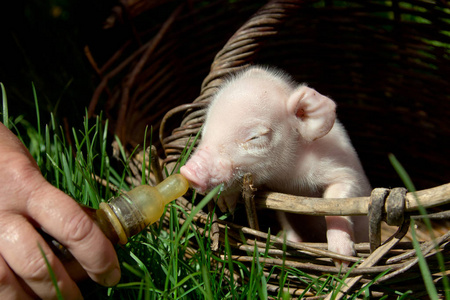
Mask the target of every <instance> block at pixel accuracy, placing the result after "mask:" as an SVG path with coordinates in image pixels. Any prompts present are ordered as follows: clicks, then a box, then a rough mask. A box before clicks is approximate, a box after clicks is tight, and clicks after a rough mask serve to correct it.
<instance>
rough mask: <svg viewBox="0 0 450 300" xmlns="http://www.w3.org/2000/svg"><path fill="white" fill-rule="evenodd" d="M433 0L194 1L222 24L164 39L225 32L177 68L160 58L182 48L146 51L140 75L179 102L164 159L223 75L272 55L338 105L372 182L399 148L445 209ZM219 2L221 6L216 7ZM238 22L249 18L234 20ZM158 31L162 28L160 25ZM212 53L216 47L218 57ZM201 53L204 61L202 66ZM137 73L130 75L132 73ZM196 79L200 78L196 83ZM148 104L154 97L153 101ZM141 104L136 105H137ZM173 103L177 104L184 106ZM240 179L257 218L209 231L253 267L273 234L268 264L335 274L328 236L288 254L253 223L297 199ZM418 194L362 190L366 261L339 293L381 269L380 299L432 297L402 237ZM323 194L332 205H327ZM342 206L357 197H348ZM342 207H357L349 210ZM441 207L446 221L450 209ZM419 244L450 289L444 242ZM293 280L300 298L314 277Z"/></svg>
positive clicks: (440, 16) (438, 23)
mask: <svg viewBox="0 0 450 300" xmlns="http://www.w3.org/2000/svg"><path fill="white" fill-rule="evenodd" d="M432 2H433V1H431V2H430V1H410V2H399V1H356V0H355V1H271V2H269V3H267V4H265V5H263V6H262V7H260V8H259V10H256V7H255V6H257V5H256V4H255V3H256V2H245V1H243V2H238V5H237V6H233V7H232V8H231V9H230V6H226V5H225V4H224V3H223V2H221V1H218V2H217V3H214V4H212V6H210V7H208V8H201V9H197V10H190V13H191V15H194V16H198V15H202V13H204V12H209V13H212V11H215V12H216V13H215V15H214V20H215V21H217V23H218V24H217V25H211V24H209V23H208V24H209V25H210V26H202V24H203V25H204V23H202V22H194V23H192V24H191V27H189V28H184V30H181V29H180V30H173V31H171V30H168V31H167V33H163V35H164V36H163V37H162V38H161V40H164V39H166V38H167V41H169V40H171V39H174V38H177V37H179V38H180V39H183V36H184V35H185V34H192V36H190V38H191V41H193V40H195V41H199V40H203V39H204V35H205V36H206V35H208V34H209V36H211V33H215V32H217V35H214V34H213V36H214V37H211V40H210V44H208V46H207V47H203V46H200V47H199V46H198V45H195V47H193V48H191V49H195V55H194V52H193V53H192V56H191V57H190V58H189V59H187V60H185V61H184V62H185V64H182V65H183V67H184V69H182V71H180V72H178V71H177V72H175V71H174V69H173V68H169V69H170V70H171V72H169V73H166V72H165V70H166V69H165V68H163V67H161V66H162V65H164V64H162V65H161V61H163V62H168V61H169V60H171V59H173V57H175V56H176V57H179V56H177V55H179V53H174V54H173V55H174V56H167V57H163V58H161V57H159V56H158V55H156V54H155V55H150V54H149V55H148V57H152V58H151V59H153V60H154V63H149V61H150V60H147V61H145V67H144V66H142V67H141V69H139V70H138V71H141V70H144V71H143V72H142V73H143V74H142V75H140V76H147V77H148V78H154V77H153V76H156V78H155V80H154V81H152V83H153V84H156V82H158V85H160V86H161V88H160V89H159V90H156V91H152V93H153V94H155V95H160V96H159V97H158V96H155V97H154V98H151V97H149V96H148V94H147V96H146V97H143V99H147V100H148V101H147V104H146V106H145V107H146V108H145V109H146V110H147V111H148V109H155V111H158V112H159V111H162V110H164V109H166V108H167V106H169V107H175V108H173V109H171V110H170V111H169V112H168V113H167V114H166V115H165V116H164V117H163V119H162V121H161V127H160V141H161V143H162V146H163V148H164V151H165V153H164V154H165V159H164V164H165V166H167V167H168V168H171V167H173V165H174V162H175V161H176V160H177V159H178V158H179V156H180V154H181V152H182V149H183V148H185V146H186V144H187V143H188V140H189V138H190V137H192V136H193V135H195V134H196V133H197V132H198V130H199V129H200V127H201V125H202V123H203V121H204V114H205V108H206V107H207V105H208V103H209V101H210V99H211V95H212V94H213V93H214V92H215V91H216V88H217V86H218V85H219V84H220V83H221V82H222V81H223V78H224V76H225V75H226V74H228V73H229V72H232V71H236V70H239V69H240V68H243V67H245V66H248V65H250V64H268V65H274V66H277V67H279V68H282V69H284V70H286V71H287V72H288V73H290V74H292V75H293V76H294V77H295V78H296V80H297V81H299V82H307V83H308V84H309V85H310V86H312V87H313V88H315V89H317V90H318V91H320V92H321V93H323V94H326V95H330V97H331V98H332V99H334V100H335V101H336V102H337V104H338V116H339V118H340V120H341V121H342V123H343V124H344V126H345V127H346V129H347V131H348V132H349V135H350V137H351V139H352V142H353V144H354V146H355V148H356V150H357V152H358V154H359V155H360V158H361V160H362V163H363V166H364V168H365V170H366V173H367V175H368V177H369V179H370V181H371V183H372V185H373V186H374V187H388V188H391V187H395V186H402V185H403V184H402V182H401V180H400V179H399V176H398V175H397V173H396V171H395V170H394V169H393V167H392V166H391V164H390V162H389V160H388V154H389V153H393V154H394V155H395V156H396V157H397V159H398V160H399V161H400V162H401V163H402V164H403V166H404V167H405V168H406V170H407V172H408V173H409V175H410V177H411V178H412V180H413V182H414V184H415V185H416V188H417V189H418V190H421V191H420V192H419V193H418V194H419V196H420V198H421V199H426V200H424V202H425V204H427V205H430V206H433V207H435V208H434V210H432V211H433V212H436V211H445V210H446V209H447V207H446V204H447V203H448V202H449V201H450V185H449V184H447V183H448V182H450V171H449V169H450V160H449V159H448V154H449V151H448V148H447V147H448V146H447V144H448V141H450V126H448V125H449V124H448V122H449V121H448V120H449V117H450V84H449V82H448V81H449V79H448V77H449V75H450V35H449V32H450V5H448V4H446V1H436V3H432ZM194 3H195V1H194ZM218 7H221V8H222V9H221V10H220V9H219V10H217V8H218ZM224 7H227V8H226V9H225V8H224ZM214 8H215V9H216V10H214ZM238 8H239V9H238ZM208 9H209V10H208ZM252 9H254V12H256V13H255V14H253V16H251V15H250V13H249V12H250V11H252ZM178 13H180V12H176V13H175V14H174V15H173V16H172V19H170V18H169V21H168V22H169V23H170V22H174V24H175V23H177V22H182V21H186V20H191V19H189V18H188V17H186V15H183V14H180V15H177V14H178ZM181 15H183V17H180V16H181ZM203 16H204V15H203ZM231 16H232V17H231ZM180 20H181V21H180ZM209 20H211V19H209ZM244 20H247V21H246V22H244ZM178 24H182V23H178ZM239 24H243V25H242V26H241V27H240V28H237V27H238V25H239ZM162 28H164V26H163V27H162ZM224 32H229V33H232V32H235V33H234V35H232V36H231V38H229V40H228V42H225V40H224V38H227V35H226V34H224ZM197 34H198V36H197ZM219 35H220V37H218V36H219ZM230 35H231V34H230ZM193 36H195V37H193ZM156 37H158V34H155V39H156ZM220 43H222V45H224V46H223V48H222V49H221V50H220V47H217V46H218V45H219V44H220ZM167 45H170V44H169V43H168V42H166V43H162V45H161V46H160V47H157V48H158V49H161V53H163V52H162V51H163V50H162V49H165V46H167ZM187 47H189V45H188V46H187ZM148 48H149V47H148V46H147V48H145V49H148ZM145 49H143V50H141V51H145ZM180 49H181V48H176V50H180ZM149 51H151V50H149ZM155 51H156V50H155ZM141 53H142V52H141ZM149 53H150V52H149ZM212 54H216V55H215V58H214V59H213V60H212V56H210V55H212ZM161 55H163V54H161ZM142 57H143V56H142ZM201 58H204V59H201ZM210 58H211V61H212V64H211V68H210V72H209V74H207V73H206V72H205V69H204V67H205V64H207V61H208V60H209V59H210ZM178 59H179V58H178ZM193 59H194V60H195V59H198V60H200V61H201V63H200V62H198V63H197V64H195V65H194V63H192V60H193ZM134 61H135V64H131V65H133V68H135V67H136V66H137V65H138V64H139V60H138V59H137V58H134ZM152 67H154V69H152ZM202 72H205V73H202ZM129 74H133V73H132V72H131V71H130V72H129ZM155 74H156V75H155ZM166 75H167V77H166ZM199 77H203V78H204V80H203V83H202V84H201V90H200V96H198V97H197V98H196V99H195V100H193V99H194V98H195V96H192V84H193V82H194V83H195V82H196V80H198V78H199ZM128 78H130V77H128ZM193 78H194V79H195V80H191V79H193ZM166 79H167V80H166ZM136 82H137V83H139V84H136V86H135V87H133V88H134V89H136V90H139V89H141V90H147V89H149V86H151V85H148V84H145V83H148V82H149V79H143V80H136ZM198 86H200V84H199V85H198ZM162 87H165V88H167V89H168V90H171V91H173V93H174V94H175V95H171V96H170V97H169V96H168V95H169V94H170V93H168V92H167V90H166V89H164V90H161V89H162ZM175 87H176V88H175ZM187 87H189V88H187ZM184 88H187V89H184ZM129 91H130V89H128V90H126V91H125V93H129V94H127V95H125V96H126V97H128V96H129V95H132V96H133V97H134V98H135V99H137V98H139V95H140V94H139V93H134V94H133V93H130V92H129ZM158 91H159V92H160V93H159V94H158ZM186 91H189V92H186ZM121 93H122V99H123V93H124V89H123V88H118V92H117V93H116V94H118V95H120V94H121ZM135 95H137V96H135ZM166 96H167V97H169V98H167V99H169V100H168V101H169V104H168V103H167V102H165V101H164V97H166ZM133 97H131V96H130V97H129V98H130V99H131V98H133ZM116 98H120V97H119V96H116ZM192 100H193V101H192ZM142 101H144V100H141V102H142ZM149 102H151V103H152V104H151V105H150V106H149V104H148V103H149ZM127 103H129V102H127ZM134 103H135V106H136V105H137V104H136V103H137V102H134ZM158 103H159V104H158ZM138 104H139V103H138ZM176 104H180V106H177V107H176ZM140 105H142V103H141V104H140ZM158 105H164V106H158ZM93 107H95V105H93ZM133 111H134V112H135V113H136V108H134V110H133V109H127V112H133ZM160 116H161V115H159V114H156V115H154V116H152V118H153V119H149V118H146V117H143V116H142V115H141V114H139V113H137V117H133V119H136V120H138V121H139V122H140V123H142V124H147V123H151V124H155V123H158V124H159V122H158V117H160ZM130 118H131V117H130ZM126 119H128V117H124V118H122V121H120V118H119V122H118V127H119V128H121V126H124V123H123V122H124V121H123V120H126ZM120 122H122V123H120ZM139 122H134V123H130V124H128V125H127V126H128V128H124V129H122V130H123V134H122V135H121V136H122V137H124V136H128V137H130V133H131V128H136V127H138V123H139ZM116 133H117V131H116ZM140 134H141V135H137V136H133V137H135V138H136V140H140V139H141V137H142V132H140ZM129 141H130V139H129ZM156 165H157V164H156ZM244 187H245V192H244V197H243V198H244V203H245V204H246V205H247V215H248V216H249V224H250V225H248V224H236V223H231V222H225V221H217V222H216V225H217V226H216V228H215V232H213V235H212V238H215V241H216V242H217V243H220V242H221V241H223V237H224V230H225V228H226V227H227V228H228V232H229V233H228V235H229V239H230V243H231V245H232V247H233V248H234V250H233V253H234V254H235V257H234V259H236V260H239V261H241V262H242V263H247V264H248V265H249V267H250V264H251V261H252V256H251V255H250V254H249V253H251V252H252V251H254V245H255V244H256V245H257V246H258V247H259V248H261V249H265V242H266V240H267V239H268V238H270V241H272V242H274V245H273V247H272V248H271V249H270V254H271V255H272V257H274V258H273V259H271V260H269V259H265V260H264V261H263V262H264V265H265V266H266V267H267V268H270V267H271V266H274V265H282V264H283V265H285V266H287V267H292V268H298V269H301V270H302V271H304V272H308V273H310V274H311V275H313V276H319V275H321V274H323V273H324V272H327V273H339V269H338V268H336V267H335V266H334V264H333V263H332V258H333V257H336V255H335V254H333V253H330V252H328V251H326V250H325V249H326V245H324V244H305V243H292V242H288V243H287V247H288V252H287V253H288V255H287V257H286V260H283V259H282V256H283V246H282V245H283V240H282V239H280V238H277V237H276V236H273V235H271V236H268V234H267V232H265V231H264V230H263V229H261V230H257V229H258V228H255V227H257V226H258V225H257V221H255V219H256V220H257V219H258V217H257V216H258V214H260V213H262V212H263V211H264V210H263V211H259V210H258V211H257V212H256V218H254V217H252V214H255V210H254V207H256V208H265V210H273V209H283V203H284V201H291V200H292V199H291V197H290V196H289V195H280V194H276V193H271V192H270V191H254V189H253V188H252V185H251V182H247V183H246V184H245V185H244ZM415 199H416V198H415V197H414V195H413V194H411V193H406V192H405V190H404V189H392V190H390V189H375V190H374V192H373V193H372V196H371V197H367V198H364V199H357V201H365V202H364V203H365V204H364V205H365V208H364V209H362V210H361V211H359V212H351V213H357V214H358V213H359V214H361V213H369V214H370V218H371V237H370V239H371V243H370V244H358V245H356V250H357V252H358V258H355V259H353V260H352V261H356V260H358V259H359V258H363V261H362V263H361V264H359V265H358V266H357V267H356V268H354V269H353V270H352V271H351V275H350V277H349V278H348V279H347V280H346V285H345V287H344V288H343V289H342V293H341V294H339V295H338V297H337V298H338V299H339V298H342V297H343V295H344V294H345V292H347V291H349V290H352V289H360V288H361V287H362V286H363V285H364V284H366V283H368V282H370V281H371V280H372V279H373V278H375V277H376V276H377V275H378V274H380V273H381V272H384V271H386V272H387V273H386V274H385V275H383V276H382V277H380V278H378V279H377V282H376V284H375V285H374V286H372V288H371V293H372V294H371V295H372V296H375V297H381V296H383V295H386V294H389V291H391V289H395V290H399V291H402V290H403V291H406V290H412V291H413V292H414V295H416V296H421V295H426V292H425V288H424V286H423V282H422V279H421V275H420V271H419V269H418V266H417V257H416V255H415V251H414V250H413V249H412V246H411V243H410V242H408V241H405V240H403V241H401V240H402V239H403V237H404V236H405V234H406V232H407V230H408V225H407V224H409V223H407V222H405V221H404V220H406V221H407V220H408V218H409V217H410V216H411V215H412V214H414V213H412V211H415V210H416V209H417V206H416V204H415ZM323 200H325V199H321V201H323ZM347 200H348V201H352V199H347ZM353 200H354V199H353ZM294 201H295V202H298V203H299V204H298V205H299V208H298V211H299V212H304V213H305V212H306V211H305V210H302V209H307V208H304V207H307V206H308V205H307V203H308V201H311V199H307V198H295V199H294ZM343 201H346V200H341V202H343ZM323 203H324V205H323V206H324V207H325V209H326V206H327V203H329V202H323ZM345 203H346V206H351V205H348V203H349V202H345ZM369 203H370V205H369ZM384 203H387V204H386V205H385V204H384ZM388 203H389V205H388ZM178 204H179V205H181V206H183V207H184V208H185V210H186V211H190V210H191V209H192V207H191V204H190V203H189V202H188V201H186V200H185V199H184V198H180V199H179V200H178ZM390 204H393V205H394V206H400V207H401V209H400V210H396V209H391V206H390ZM302 205H305V206H302ZM364 205H363V206H364ZM369 206H370V207H369ZM436 207H437V208H436ZM312 211H314V209H313V208H312ZM308 213H314V212H308ZM342 214H343V215H346V214H349V212H348V211H345V210H344V209H342ZM443 215H444V218H445V216H446V214H445V213H444V214H443ZM184 217H185V216H183V215H180V222H184V219H183V218H184ZM383 219H387V220H388V222H389V223H390V224H391V225H393V226H394V228H395V231H390V230H389V229H388V228H387V227H386V226H385V225H383V228H384V229H385V230H384V231H383V232H382V234H381V239H380V231H379V229H380V222H381V221H382V220H383ZM196 222H197V223H196V224H197V228H198V230H199V231H200V232H203V230H204V227H202V226H204V225H205V223H206V222H207V214H206V213H204V212H201V213H199V214H198V216H197V220H196ZM383 224H384V222H383ZM435 225H436V226H435V231H434V232H435V234H436V235H437V236H438V237H437V239H436V241H437V243H438V245H439V249H440V250H441V251H443V252H444V254H447V256H448V247H446V244H447V242H448V241H449V238H450V235H449V232H448V228H449V227H448V225H447V223H446V222H445V221H439V222H436V223H435ZM391 230H392V227H391ZM272 232H273V231H272ZM214 233H218V234H216V235H214ZM242 235H243V236H245V238H246V241H245V242H243V241H242V238H241V236H242ZM427 235H428V233H427V232H426V231H424V234H423V235H422V236H420V238H421V239H422V240H430V238H429V236H427ZM380 242H382V243H381V246H380ZM422 249H423V252H424V254H425V255H426V256H427V257H428V264H429V267H430V269H431V272H432V274H435V278H433V279H434V280H435V283H436V286H437V287H438V290H439V291H441V292H442V286H441V279H442V274H438V271H439V268H438V266H437V264H436V261H435V259H434V254H435V253H436V249H435V248H434V246H433V243H431V242H423V244H422ZM249 255H250V256H249ZM347 259H349V260H351V258H347ZM448 264H449V260H448V257H447V258H446V265H448ZM278 275H279V274H276V273H272V274H270V276H271V278H272V279H273V282H272V281H271V282H269V284H268V289H269V291H271V292H274V293H277V292H278V290H279V289H280V287H279V286H278V285H277V282H278V279H277V276H278ZM234 276H238V274H234ZM268 276H269V275H268ZM289 287H290V288H289V292H290V293H291V294H292V295H301V294H302V293H304V292H305V289H306V288H307V283H305V282H303V281H299V280H295V279H292V280H291V281H290V282H289ZM306 295H309V296H312V297H313V296H314V295H313V294H308V293H307V294H306Z"/></svg>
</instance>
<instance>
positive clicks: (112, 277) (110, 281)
mask: <svg viewBox="0 0 450 300" xmlns="http://www.w3.org/2000/svg"><path fill="white" fill-rule="evenodd" d="M119 281H120V269H119V268H114V269H113V270H112V271H111V272H109V273H108V274H107V275H106V276H105V279H104V284H105V286H114V285H116V284H117V283H119Z"/></svg>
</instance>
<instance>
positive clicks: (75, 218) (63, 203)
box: [27, 184, 120, 286]
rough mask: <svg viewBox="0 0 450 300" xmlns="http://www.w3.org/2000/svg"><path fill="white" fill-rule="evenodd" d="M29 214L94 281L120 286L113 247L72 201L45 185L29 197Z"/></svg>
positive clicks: (117, 265)
mask: <svg viewBox="0 0 450 300" xmlns="http://www.w3.org/2000/svg"><path fill="white" fill-rule="evenodd" d="M27 213H28V214H29V215H30V216H31V217H32V218H33V219H34V220H35V221H36V222H37V223H39V224H40V225H41V226H42V227H43V228H44V229H45V231H46V232H48V233H49V234H50V235H51V236H53V237H54V238H56V239H57V240H58V241H59V242H60V243H61V244H63V245H64V246H65V247H66V248H67V249H68V250H69V251H70V252H71V253H72V255H73V256H74V257H75V258H76V260H77V261H78V262H79V263H80V265H81V266H82V267H83V268H84V269H85V270H86V272H87V273H88V275H89V277H91V278H92V279H93V280H94V281H96V282H98V283H100V284H102V285H105V286H113V285H115V284H117V282H118V281H119V280H120V268H119V261H118V259H117V254H116V252H115V250H114V247H113V245H112V244H111V242H110V241H109V240H108V239H107V238H106V236H105V235H104V234H103V232H102V231H101V230H100V228H99V227H98V226H96V225H95V223H94V221H93V220H92V219H91V218H89V217H88V215H87V214H86V213H84V211H83V210H82V209H81V207H80V206H79V205H78V204H77V203H76V202H75V201H74V200H73V199H71V198H70V197H69V196H67V195H66V194H64V193H63V192H61V191H60V190H58V189H56V188H54V187H52V186H51V185H50V184H45V185H42V186H41V187H40V188H39V189H38V190H36V191H35V192H34V193H33V195H32V196H31V197H30V201H29V205H28V207H27Z"/></svg>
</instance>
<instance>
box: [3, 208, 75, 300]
mask: <svg viewBox="0 0 450 300" xmlns="http://www.w3.org/2000/svg"><path fill="white" fill-rule="evenodd" d="M0 228H2V229H3V230H2V232H1V233H0V253H1V254H2V256H3V258H4V260H5V261H6V262H7V264H8V265H9V267H10V269H11V270H12V271H13V272H14V273H15V274H16V275H17V276H18V277H19V278H21V280H23V282H24V283H25V284H26V285H27V286H29V287H30V288H31V290H32V291H33V292H34V293H36V295H38V297H40V298H45V299H47V298H55V297H56V295H57V293H56V288H55V286H54V285H53V282H52V280H51V276H50V273H49V270H48V268H47V265H46V263H45V259H44V256H43V255H42V253H41V251H40V250H39V247H38V245H40V246H41V247H42V250H43V251H44V253H45V256H46V258H47V260H48V262H49V264H50V266H51V268H52V270H53V272H54V274H55V277H56V280H57V285H58V288H59V290H60V292H61V294H62V295H63V297H64V299H81V293H80V291H79V289H78V287H77V285H76V284H75V283H74V282H73V281H72V279H71V278H70V277H69V275H68V274H67V272H66V270H65V269H64V266H63V265H62V263H61V262H60V261H59V260H58V259H57V257H56V256H55V254H54V253H53V252H52V251H51V250H50V247H49V246H48V245H47V244H46V242H45V241H44V239H43V238H42V237H41V236H40V235H39V234H38V233H37V232H36V230H35V228H34V227H33V226H32V225H31V224H30V223H29V222H28V221H27V220H26V219H25V218H24V217H22V216H19V215H4V214H3V216H0Z"/></svg>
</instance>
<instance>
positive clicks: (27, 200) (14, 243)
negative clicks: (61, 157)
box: [0, 123, 120, 299]
mask: <svg viewBox="0 0 450 300" xmlns="http://www.w3.org/2000/svg"><path fill="white" fill-rule="evenodd" d="M0 166H1V168H0V299H30V298H36V297H38V298H43V299H49V298H56V290H55V287H54V286H53V284H52V281H51V278H50V275H49V272H48V269H47V266H46V264H45V261H44V257H43V256H42V254H41V252H40V250H39V248H38V244H39V245H40V246H41V247H42V249H43V251H44V253H45V255H46V257H47V259H48V261H49V262H50V265H51V267H52V269H53V271H54V273H55V276H56V278H57V281H58V287H59V289H60V291H61V293H62V295H63V297H64V299H80V298H82V296H81V292H80V290H79V289H78V287H77V285H76V283H75V282H74V280H73V279H72V278H71V276H70V275H71V272H70V271H71V269H69V268H68V269H67V270H66V268H65V266H64V265H63V264H62V263H61V261H60V260H59V259H58V258H57V256H56V255H55V254H54V253H53V252H52V251H51V249H50V247H49V246H48V245H47V243H46V242H45V240H44V239H43V237H42V236H41V235H40V234H39V233H38V232H37V230H36V228H39V229H42V230H44V231H45V232H47V233H48V234H50V235H51V236H53V237H54V238H55V239H56V240H58V241H59V242H60V243H61V244H63V245H64V246H65V247H66V248H67V249H68V250H69V251H70V252H71V253H72V255H73V256H74V257H75V258H76V260H77V261H78V263H79V265H81V267H82V268H83V269H84V270H85V271H86V273H87V274H88V275H89V277H91V278H92V279H93V280H94V281H96V282H98V283H100V284H102V285H105V286H112V285H115V284H116V283H117V282H118V281H119V279H120V268H119V262H118V259H117V255H116V252H115V250H114V247H113V246H112V244H111V242H110V241H109V240H108V239H107V238H106V237H105V235H104V234H103V233H102V232H101V230H100V229H99V228H98V226H96V225H95V224H94V222H93V221H92V220H91V219H90V218H89V217H88V216H87V215H86V214H85V213H84V212H83V210H82V209H81V207H80V206H79V205H78V204H77V203H76V202H75V201H74V200H73V199H72V198H70V197H69V196H68V195H66V194H64V193H63V192H62V191H60V190H58V189H57V188H55V187H53V186H52V185H51V184H50V183H48V182H47V181H46V180H45V178H44V177H43V176H42V175H41V173H40V170H39V168H38V166H37V164H36V162H35V161H34V159H33V158H32V157H31V155H30V153H29V152H28V151H27V149H26V148H25V147H24V146H23V144H22V143H21V142H20V141H19V139H18V138H17V137H16V136H15V135H14V134H13V133H12V132H10V131H9V130H8V129H7V128H6V127H5V126H4V125H3V124H2V123H0Z"/></svg>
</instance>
